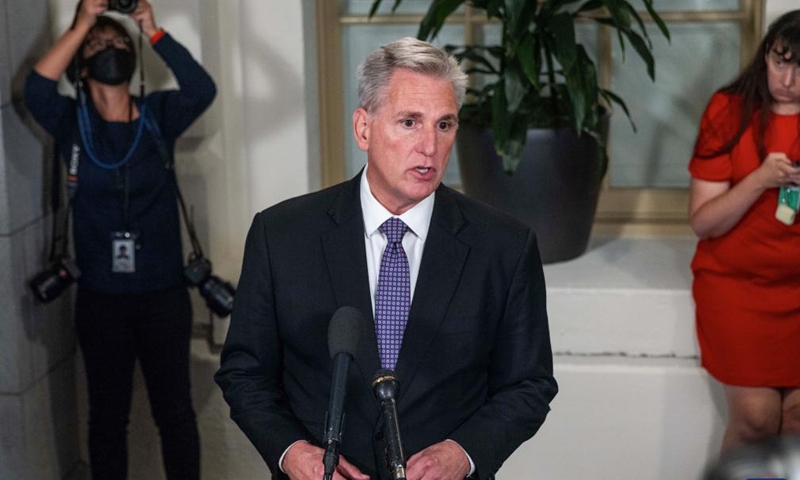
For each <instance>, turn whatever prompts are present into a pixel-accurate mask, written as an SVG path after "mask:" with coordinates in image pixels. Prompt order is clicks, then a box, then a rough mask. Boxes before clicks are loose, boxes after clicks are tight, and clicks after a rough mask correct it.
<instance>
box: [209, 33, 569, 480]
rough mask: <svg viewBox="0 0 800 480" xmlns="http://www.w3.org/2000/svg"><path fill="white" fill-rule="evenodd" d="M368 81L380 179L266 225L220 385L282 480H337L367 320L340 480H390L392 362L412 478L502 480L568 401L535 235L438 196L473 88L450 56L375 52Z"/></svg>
mask: <svg viewBox="0 0 800 480" xmlns="http://www.w3.org/2000/svg"><path fill="white" fill-rule="evenodd" d="M358 80H359V102H360V105H361V106H360V107H359V108H358V109H357V110H356V111H355V113H354V114H353V130H354V135H355V138H356V142H357V143H358V145H359V147H360V148H361V149H362V150H364V151H366V152H367V166H366V168H365V170H363V171H362V172H361V173H360V174H359V175H357V176H356V177H355V178H353V179H352V180H350V181H348V182H345V183H342V184H340V185H336V186H334V187H331V188H328V189H326V190H323V191H320V192H317V193H312V194H309V195H305V196H302V197H299V198H295V199H291V200H288V201H286V202H283V203H281V204H279V205H276V206H274V207H272V208H269V209H267V210H264V211H263V212H261V213H259V214H258V215H256V217H255V219H254V221H253V225H252V227H251V229H250V232H249V234H248V238H247V244H246V247H245V256H244V262H243V263H244V265H243V268H242V275H241V279H240V281H239V285H238V292H237V295H236V305H235V307H234V311H233V317H232V320H231V326H230V330H229V333H228V337H227V340H226V343H225V347H224V349H223V352H222V361H221V368H220V370H219V372H218V373H217V375H216V377H215V378H216V381H217V383H219V385H220V387H221V388H222V390H223V392H224V395H225V399H226V401H227V402H228V403H229V404H230V406H231V417H232V418H233V420H234V421H236V423H237V424H238V425H239V426H240V428H241V429H242V430H243V431H244V432H245V434H247V436H248V437H249V439H250V440H251V442H252V443H253V444H254V445H255V447H256V449H257V450H258V451H259V453H260V454H261V455H262V456H263V457H264V460H265V461H266V462H267V465H268V466H269V468H270V470H271V471H272V473H273V475H274V476H275V477H276V478H286V477H287V476H288V477H289V478H291V479H314V480H318V479H320V478H322V457H323V453H324V450H323V448H322V439H323V436H324V433H325V432H324V429H325V412H326V410H327V407H328V401H329V394H330V387H331V381H332V377H333V374H332V371H333V362H332V361H331V359H330V357H329V354H328V344H327V332H328V323H329V321H330V318H331V315H332V314H333V312H334V311H336V310H337V309H338V308H339V307H342V306H352V307H355V308H357V309H358V310H360V311H361V312H362V313H363V315H364V317H365V318H366V319H367V322H366V325H365V331H364V335H363V337H364V338H363V340H362V341H361V342H360V346H359V349H358V351H357V354H356V355H355V362H354V363H353V368H351V369H350V371H349V378H348V379H347V402H346V406H345V425H344V435H343V440H342V445H341V458H340V462H339V466H338V467H337V472H336V474H335V476H334V479H342V478H344V479H359V480H361V479H367V478H388V471H387V467H386V463H385V457H384V448H385V442H384V439H383V434H382V425H383V421H382V418H381V411H380V405H379V403H378V401H377V400H376V399H375V398H374V396H373V394H372V392H371V389H370V384H371V380H372V378H373V377H374V375H375V373H376V371H378V370H379V369H380V368H382V367H383V368H387V367H388V368H393V369H395V370H396V372H397V377H398V379H399V381H400V383H401V389H400V392H399V397H398V404H397V407H398V417H399V425H400V431H401V432H402V439H403V442H404V447H405V449H406V451H407V452H408V455H409V459H408V463H407V470H406V476H407V478H408V480H418V479H463V478H465V477H467V476H469V477H470V478H480V479H485V478H492V477H493V475H494V473H495V472H496V471H497V469H498V468H500V466H501V465H502V463H503V462H504V461H505V460H506V459H507V458H508V456H509V455H511V453H512V452H513V451H514V450H515V449H516V448H517V447H518V446H519V445H520V444H521V443H522V442H524V441H525V440H527V439H529V438H530V437H532V436H533V435H534V434H535V433H536V431H537V430H538V429H539V427H540V426H541V425H542V422H544V419H545V416H546V415H547V412H548V411H549V406H548V405H549V403H550V401H551V400H552V399H553V397H554V396H555V394H556V391H557V387H556V382H555V380H554V379H553V372H552V369H553V368H552V354H551V349H550V338H549V331H548V325H547V312H546V309H545V285H544V277H543V274H542V267H541V262H540V259H539V253H538V250H537V246H536V238H535V236H534V234H533V232H532V231H531V229H530V228H529V227H527V226H525V225H523V224H521V223H520V222H518V221H516V220H514V219H512V218H510V217H508V216H505V215H503V214H500V213H498V212H496V211H494V210H492V209H490V208H488V207H486V206H484V205H482V204H480V203H477V202H475V201H474V200H470V199H468V198H466V197H465V196H463V195H461V194H459V193H457V192H455V191H453V190H451V189H449V188H447V187H445V186H444V185H441V179H442V176H443V174H444V170H445V167H446V166H447V161H448V159H449V156H450V151H451V149H452V146H453V143H454V140H455V133H456V129H457V127H458V109H459V107H460V105H461V102H462V100H463V98H464V92H465V88H466V77H465V75H464V74H463V72H462V71H461V70H460V68H459V67H458V64H457V63H456V61H455V60H454V59H453V58H452V57H449V56H448V55H447V54H446V53H444V52H442V51H441V50H439V49H438V48H436V47H434V46H432V45H430V44H428V43H426V42H422V41H419V40H416V39H412V38H404V39H401V40H398V41H396V42H393V43H390V44H388V45H385V46H383V47H381V48H380V49H378V50H376V51H375V52H373V53H372V54H371V55H370V56H369V57H368V58H367V60H366V61H365V62H364V64H362V65H361V67H359V71H358ZM392 218H399V219H400V220H402V222H403V223H400V224H399V225H401V228H402V229H404V230H405V235H404V236H402V234H401V236H400V238H401V239H402V240H401V241H402V245H401V246H400V247H398V246H395V247H393V248H394V249H395V251H396V252H397V251H401V252H402V253H401V257H402V258H403V260H402V262H403V265H406V266H405V267H404V269H405V270H406V273H405V274H404V275H405V277H404V278H406V281H405V282H406V289H408V287H409V284H410V292H408V291H407V292H406V294H405V297H406V298H407V299H408V302H410V304H409V305H407V307H406V310H405V311H407V312H408V313H407V318H406V317H405V316H404V318H402V323H401V325H402V327H401V328H400V333H399V335H400V337H401V343H400V349H399V355H398V354H397V351H396V350H394V353H392V350H391V346H387V345H388V344H387V343H386V342H384V339H385V337H384V335H383V333H384V328H388V327H385V326H384V325H386V324H385V323H384V322H385V321H387V320H386V318H387V317H386V316H387V313H386V311H385V308H384V307H383V306H382V305H383V300H382V298H383V295H385V294H386V293H385V291H386V287H385V286H382V285H385V283H384V282H385V281H386V280H385V278H384V268H383V266H382V262H384V261H385V258H383V256H384V255H385V252H384V249H386V250H387V251H388V250H389V248H388V247H387V242H389V243H390V244H392V243H391V241H390V240H387V235H389V234H388V233H386V234H385V233H384V232H385V231H386V230H385V229H386V228H387V227H386V225H388V224H390V223H391V224H392V225H397V224H398V222H397V220H391V221H387V219H392ZM385 221H387V223H386V225H384V222H385ZM397 243H398V242H397V241H394V244H392V245H396V244H397ZM399 302H400V303H402V301H400V300H399ZM400 310H401V311H402V309H400ZM373 312H374V313H373ZM395 313H397V312H393V313H390V314H389V317H391V316H392V315H394V314H395ZM376 330H377V331H378V333H377V334H376ZM393 355H397V358H396V359H395V358H394V357H393Z"/></svg>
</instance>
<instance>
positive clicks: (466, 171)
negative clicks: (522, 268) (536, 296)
mask: <svg viewBox="0 0 800 480" xmlns="http://www.w3.org/2000/svg"><path fill="white" fill-rule="evenodd" d="M457 145H458V157H459V165H460V169H461V179H462V182H463V187H464V192H465V193H466V194H467V195H469V196H471V197H473V198H476V199H478V200H481V201H483V202H485V203H488V204H490V205H493V206H495V207H496V208H498V209H500V210H503V211H506V212H508V213H510V214H511V215H513V216H515V217H517V218H519V219H520V220H522V221H523V222H525V223H527V224H528V225H530V226H531V227H533V229H534V231H535V232H536V236H537V239H538V242H539V252H540V254H541V257H542V262H543V263H554V262H561V261H565V260H570V259H573V258H576V257H578V256H580V255H582V254H583V253H584V252H586V247H587V245H588V243H589V236H590V234H591V231H592V224H593V223H594V216H595V211H596V210H597V199H598V196H599V194H600V183H601V180H602V172H601V168H602V165H601V162H600V157H599V154H598V148H597V141H596V140H595V139H594V138H593V137H591V136H589V135H585V134H584V135H582V136H581V137H578V136H577V135H576V134H575V131H574V130H572V129H569V128H564V129H557V130H552V129H532V130H528V140H527V143H526V144H525V150H524V152H523V155H522V161H521V162H520V164H519V168H518V169H517V171H516V172H515V173H514V174H513V175H507V174H506V173H504V172H503V164H502V160H501V159H500V157H498V156H497V154H496V153H495V151H494V147H493V139H492V136H491V133H490V132H489V131H488V130H486V129H483V128H478V127H474V126H471V125H464V124H462V125H461V126H460V127H459V131H458V137H457Z"/></svg>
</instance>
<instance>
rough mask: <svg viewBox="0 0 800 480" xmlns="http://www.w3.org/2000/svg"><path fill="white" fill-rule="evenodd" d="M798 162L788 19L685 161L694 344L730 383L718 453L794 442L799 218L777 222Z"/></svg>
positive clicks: (793, 38)
mask: <svg viewBox="0 0 800 480" xmlns="http://www.w3.org/2000/svg"><path fill="white" fill-rule="evenodd" d="M798 160H800V10H795V11H792V12H789V13H786V14H785V15H783V16H781V17H780V18H779V19H778V20H776V21H775V22H774V23H773V24H772V25H771V26H770V28H769V30H768V32H767V35H766V36H765V38H764V40H763V41H762V42H761V45H760V46H759V49H758V52H757V53H756V55H755V57H754V58H753V60H752V61H751V63H750V64H749V66H748V67H747V68H746V69H745V70H744V71H743V72H742V73H741V74H740V75H739V77H738V78H737V79H736V80H734V81H733V83H731V84H730V85H727V86H725V87H723V88H721V89H720V90H719V91H717V92H716V93H715V94H714V96H713V97H712V98H711V101H710V102H709V105H708V107H707V108H706V111H705V113H704V114H703V119H702V122H701V126H700V133H699V135H698V138H697V144H696V145H695V151H694V155H693V157H692V160H691V162H690V164H689V171H690V172H691V175H692V181H691V189H690V192H691V199H690V202H689V203H690V204H689V222H690V225H691V227H692V229H693V230H694V232H695V233H696V234H697V236H698V237H699V238H700V240H699V242H698V245H697V252H696V253H695V256H694V259H693V261H692V271H693V273H694V283H693V287H692V291H693V295H694V299H695V304H696V315H697V336H698V342H699V344H700V349H701V352H702V363H703V366H704V367H705V368H706V370H707V371H708V372H709V373H710V374H711V375H712V376H714V378H716V379H717V380H719V381H720V382H721V383H723V384H724V386H725V396H726V400H727V405H728V424H727V428H726V431H725V436H724V438H723V442H722V450H723V451H726V450H728V449H730V448H732V447H736V446H740V445H744V444H752V443H759V442H762V441H764V440H766V439H769V438H771V437H774V436H776V435H784V434H798V433H800V220H798V222H794V221H793V218H787V216H785V215H778V217H780V218H782V219H783V220H779V218H777V217H776V209H777V207H778V203H779V192H780V191H781V189H782V187H792V186H794V185H796V184H798V185H800V167H798V166H796V165H795V162H797V161H798ZM784 191H785V189H784ZM784 197H786V195H784V196H783V197H781V198H784ZM791 203H792V202H791V201H790V202H789V205H791ZM785 208H786V207H784V209H785ZM795 210H796V209H795ZM783 213H785V212H783ZM788 217H792V215H789V216H788ZM787 223H788V224H787Z"/></svg>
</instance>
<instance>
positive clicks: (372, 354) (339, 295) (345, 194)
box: [322, 175, 380, 386]
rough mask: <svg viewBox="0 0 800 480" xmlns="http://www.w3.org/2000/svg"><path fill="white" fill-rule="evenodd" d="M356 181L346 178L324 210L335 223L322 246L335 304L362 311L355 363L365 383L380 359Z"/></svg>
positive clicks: (375, 369)
mask: <svg viewBox="0 0 800 480" xmlns="http://www.w3.org/2000/svg"><path fill="white" fill-rule="evenodd" d="M360 182H361V175H357V176H356V177H355V178H354V179H353V180H351V181H349V182H347V183H346V184H345V186H344V188H343V189H342V191H341V192H340V194H339V196H338V197H337V199H336V201H335V202H334V204H333V205H332V206H331V208H330V210H329V211H328V214H329V215H330V216H331V219H332V220H333V221H334V222H335V223H336V225H337V227H336V228H334V229H332V230H331V231H329V232H327V233H326V234H325V235H323V237H322V247H323V251H324V252H325V263H326V266H327V268H328V274H329V276H330V280H331V284H332V286H333V291H334V295H335V296H336V303H337V305H338V306H340V307H343V306H351V307H354V308H357V309H358V310H359V311H360V312H361V313H362V314H363V315H364V331H363V332H362V337H361V343H360V345H359V348H358V354H357V355H356V358H355V363H356V365H358V368H359V370H360V371H361V374H362V375H363V377H364V382H365V383H364V384H365V385H367V386H368V385H370V382H371V381H372V377H373V375H374V374H375V372H376V371H377V370H378V369H379V368H380V360H379V358H378V340H377V338H376V336H375V322H374V319H373V315H372V298H371V296H370V293H369V279H368V278H367V253H366V250H365V248H364V218H363V215H362V213H361V199H360V196H359V188H360Z"/></svg>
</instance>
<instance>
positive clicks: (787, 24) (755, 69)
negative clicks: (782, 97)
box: [695, 10, 800, 160]
mask: <svg viewBox="0 0 800 480" xmlns="http://www.w3.org/2000/svg"><path fill="white" fill-rule="evenodd" d="M771 51H775V53H777V54H778V55H780V56H783V57H785V58H787V59H788V61H790V62H794V63H797V64H798V65H800V10H792V11H791V12H788V13H785V14H783V15H781V16H780V17H779V18H778V19H777V20H775V21H774V22H772V24H770V26H769V29H768V30H767V34H766V35H765V36H764V39H763V40H762V41H761V44H759V46H758V51H757V52H756V53H755V55H754V56H753V58H752V60H751V61H750V64H749V65H748V66H747V68H745V69H744V71H742V73H740V74H739V76H738V77H737V78H736V79H735V80H734V81H733V82H731V83H730V84H728V85H725V86H724V87H722V88H720V89H719V90H718V91H719V92H721V93H725V94H728V95H732V96H733V97H735V100H734V101H733V102H731V104H729V105H728V108H726V109H724V110H723V111H722V112H721V113H720V115H722V117H720V118H725V117H728V118H735V119H738V123H739V124H738V126H737V128H735V129H731V132H730V133H727V135H725V136H724V137H722V138H723V139H724V140H723V142H724V143H723V144H722V146H721V147H720V148H718V149H715V150H713V151H709V149H708V147H706V149H705V150H702V151H701V150H700V149H699V147H701V145H702V144H705V142H704V141H701V140H704V139H701V138H698V140H697V144H696V145H695V156H697V157H699V158H713V157H716V156H718V155H722V154H725V153H728V152H730V151H731V150H732V149H733V147H735V146H736V144H737V143H738V142H739V140H740V139H741V137H742V135H743V134H744V132H745V131H746V130H747V128H748V127H750V126H751V125H752V126H753V137H754V138H755V141H756V147H757V149H758V154H759V157H760V158H761V160H763V159H764V157H766V155H767V152H766V146H765V142H764V137H765V135H766V130H767V126H768V125H769V119H770V114H771V113H772V109H771V108H770V107H771V106H772V104H773V103H774V101H775V100H774V99H773V98H772V94H770V92H769V85H768V83H767V63H766V58H767V55H768V54H769V53H770V52H771ZM798 80H800V79H798ZM713 123H716V122H713ZM715 133H716V134H719V132H715ZM718 144H719V143H717V145H718Z"/></svg>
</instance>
